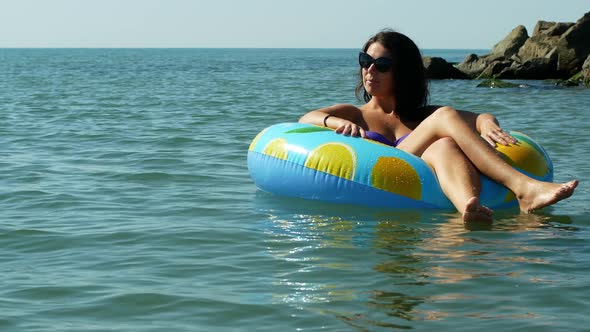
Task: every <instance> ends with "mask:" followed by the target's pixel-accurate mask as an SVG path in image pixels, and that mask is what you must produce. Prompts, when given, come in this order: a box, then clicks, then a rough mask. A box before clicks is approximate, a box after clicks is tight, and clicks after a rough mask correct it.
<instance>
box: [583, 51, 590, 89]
mask: <svg viewBox="0 0 590 332" xmlns="http://www.w3.org/2000/svg"><path fill="white" fill-rule="evenodd" d="M582 81H583V82H584V84H585V85H588V86H590V55H589V56H588V57H587V58H586V61H584V64H583V65H582Z"/></svg>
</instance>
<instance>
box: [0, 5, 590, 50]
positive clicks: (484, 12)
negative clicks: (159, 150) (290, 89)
mask: <svg viewBox="0 0 590 332" xmlns="http://www.w3.org/2000/svg"><path fill="white" fill-rule="evenodd" d="M589 11H590V0H560V1H556V0H493V1H482V0H403V1H402V0H354V1H353V0H0V48H25V47H26V48H28V47H34V48H36V47H56V48H61V47H80V48H86V47H101V48H102V47H105V48H111V47H117V48H119V47H121V48H136V47H140V48H143V47H145V48H152V47H158V48H177V47H182V48H219V47H232V48H233V47H236V48H242V47H244V48H360V47H361V46H362V44H363V43H364V42H365V40H366V39H368V38H369V37H370V36H371V35H373V34H375V33H376V32H378V31H379V30H381V29H383V28H393V29H395V30H397V31H400V32H402V33H404V34H406V35H408V36H409V37H410V38H412V39H413V40H414V41H415V42H416V44H418V46H419V47H420V48H430V49H491V48H492V47H493V46H494V44H496V43H497V42H499V41H500V40H502V39H503V38H504V37H505V36H506V35H507V34H508V33H509V32H510V31H511V30H512V29H513V28H515V27H516V26H518V25H524V26H525V27H526V28H527V31H528V32H529V35H530V34H531V33H532V31H533V28H534V26H535V24H536V23H537V21H539V20H544V21H557V22H575V21H577V20H578V19H579V18H580V17H582V16H583V15H584V13H586V12H589Z"/></svg>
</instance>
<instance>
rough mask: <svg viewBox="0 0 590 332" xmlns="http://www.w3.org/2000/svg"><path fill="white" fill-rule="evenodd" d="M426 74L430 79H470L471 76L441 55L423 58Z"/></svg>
mask: <svg viewBox="0 0 590 332" xmlns="http://www.w3.org/2000/svg"><path fill="white" fill-rule="evenodd" d="M422 61H423V62H424V67H425V68H426V75H427V76H428V78H430V79H469V78H470V77H469V76H467V75H466V74H464V73H462V72H461V71H460V70H458V69H457V68H455V66H453V65H452V64H450V63H448V62H447V60H445V59H443V58H439V57H430V56H425V57H423V58H422Z"/></svg>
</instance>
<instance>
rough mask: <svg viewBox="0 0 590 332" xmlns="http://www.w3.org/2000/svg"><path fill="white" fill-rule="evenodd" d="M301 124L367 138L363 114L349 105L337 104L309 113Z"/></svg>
mask: <svg viewBox="0 0 590 332" xmlns="http://www.w3.org/2000/svg"><path fill="white" fill-rule="evenodd" d="M299 122H300V123H309V124H313V125H316V126H322V127H328V128H332V129H335V130H336V132H337V133H339V134H344V135H351V136H362V137H365V130H364V128H363V127H362V125H363V124H364V120H363V117H362V112H361V110H360V109H358V108H357V107H355V106H353V105H349V104H337V105H333V106H329V107H325V108H321V109H318V110H315V111H311V112H308V113H306V114H305V115H303V116H302V117H301V118H300V119H299Z"/></svg>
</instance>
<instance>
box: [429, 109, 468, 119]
mask: <svg viewBox="0 0 590 332" xmlns="http://www.w3.org/2000/svg"><path fill="white" fill-rule="evenodd" d="M432 116H433V117H435V118H437V120H439V121H445V119H451V118H457V117H460V116H461V115H460V114H459V111H457V110H456V109H454V108H452V107H450V106H443V107H439V108H437V109H436V110H435V111H434V112H433V113H432Z"/></svg>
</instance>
